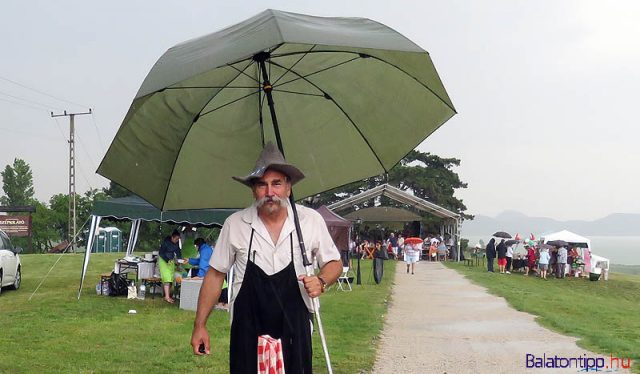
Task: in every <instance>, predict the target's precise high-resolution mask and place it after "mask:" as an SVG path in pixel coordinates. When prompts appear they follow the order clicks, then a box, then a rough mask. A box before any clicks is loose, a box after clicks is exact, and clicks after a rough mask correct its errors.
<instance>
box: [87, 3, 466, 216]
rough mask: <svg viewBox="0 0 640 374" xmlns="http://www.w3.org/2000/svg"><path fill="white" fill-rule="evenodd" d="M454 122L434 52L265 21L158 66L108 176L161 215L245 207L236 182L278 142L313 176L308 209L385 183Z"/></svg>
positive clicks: (300, 19) (191, 47)
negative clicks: (332, 196) (379, 178)
mask: <svg viewBox="0 0 640 374" xmlns="http://www.w3.org/2000/svg"><path fill="white" fill-rule="evenodd" d="M262 67H264V68H265V69H264V70H265V71H264V72H265V73H266V74H267V75H268V77H267V76H265V74H264V73H263V71H262ZM265 81H266V82H270V84H269V85H267V86H266V88H265V87H264V84H265ZM270 90H272V91H270ZM269 91H270V92H269ZM265 93H270V94H272V96H273V102H274V103H275V108H274V114H276V113H277V123H278V124H279V126H278V127H279V128H276V127H275V126H274V121H273V117H272V115H271V113H270V112H269V110H270V108H269V106H268V105H267V103H266V98H265V96H266V95H265ZM454 114H455V110H454V107H453V104H452V103H451V100H450V99H449V96H448V95H447V92H446V91H445V89H444V86H443V85H442V82H441V81H440V78H439V77H438V74H437V72H436V70H435V68H434V66H433V63H432V62H431V58H430V57H429V54H428V53H427V52H426V51H424V50H423V49H421V48H420V47H418V46H417V45H416V44H414V43H413V42H411V41H410V40H408V39H407V38H405V37H404V36H402V35H401V34H399V33H397V32H396V31H394V30H392V29H390V28H389V27H387V26H385V25H382V24H380V23H378V22H375V21H371V20H368V19H363V18H324V17H313V16H307V15H301V14H294V13H287V12H281V11H276V10H267V11H264V12H262V13H260V14H258V15H257V16H255V17H253V18H250V19H248V20H246V21H244V22H242V23H239V24H237V25H234V26H231V27H229V28H227V29H224V30H222V31H218V32H216V33H213V34H209V35H206V36H203V37H200V38H196V39H192V40H189V41H187V42H184V43H182V44H178V45H176V46H175V47H173V48H171V49H169V50H168V51H167V52H166V53H165V54H164V55H163V56H162V57H160V59H159V60H158V62H156V64H155V65H154V66H153V68H152V69H151V71H150V72H149V74H148V75H147V77H146V79H145V80H144V82H143V83H142V87H141V88H140V90H139V91H138V93H137V94H136V97H135V99H134V100H133V103H132V104H131V107H130V109H129V111H128V113H127V115H126V117H125V119H124V121H123V123H122V125H121V127H120V129H119V130H118V133H117V135H116V137H115V139H114V140H113V142H112V144H111V146H110V147H109V150H108V151H107V153H106V155H105V157H104V159H103V160H102V163H101V164H100V167H99V168H98V173H99V174H101V175H103V176H105V177H107V178H108V179H111V180H113V181H114V182H116V183H118V184H120V185H122V186H123V187H125V188H127V189H129V190H130V191H133V192H134V193H136V194H137V195H139V196H141V197H143V198H144V199H145V200H147V201H149V202H150V203H151V204H153V205H155V206H156V207H158V208H160V209H162V210H175V209H198V208H242V207H246V206H247V205H248V204H249V203H250V202H251V199H252V197H251V194H250V193H249V191H248V190H247V189H245V188H241V186H240V185H239V184H238V182H235V181H233V180H232V179H231V176H232V175H245V174H247V172H248V171H250V170H251V169H252V168H253V165H254V163H255V160H256V158H257V157H258V155H259V153H260V151H261V149H262V146H263V144H264V143H265V142H266V141H269V140H273V141H274V143H277V144H278V145H279V146H281V147H282V150H283V153H284V154H285V157H286V158H287V161H289V162H291V163H292V164H294V165H296V166H297V167H299V168H300V169H301V170H302V171H303V172H304V173H305V174H306V178H305V179H304V180H303V181H302V182H300V183H299V184H297V185H296V189H295V190H296V197H297V198H299V199H300V198H304V197H306V196H310V195H313V194H316V193H319V192H322V191H326V190H329V189H331V188H335V187H338V186H341V185H344V184H346V183H350V182H353V181H355V180H359V179H363V178H367V177H370V176H372V175H377V174H382V173H386V172H387V171H388V170H389V169H391V168H392V167H393V166H394V165H395V164H396V163H397V162H398V161H399V160H401V159H402V158H403V157H404V156H405V155H406V154H407V153H408V152H409V151H411V150H412V149H414V148H415V147H416V146H417V145H418V144H420V143H421V142H422V141H423V140H424V139H425V138H426V137H427V136H429V135H430V134H431V133H432V132H433V131H435V130H436V129H437V128H438V127H439V126H441V125H442V124H443V123H444V122H445V121H447V120H448V119H449V118H450V117H452V116H453V115H454ZM277 131H279V136H278V135H277V134H276V132H277ZM278 140H280V141H278Z"/></svg>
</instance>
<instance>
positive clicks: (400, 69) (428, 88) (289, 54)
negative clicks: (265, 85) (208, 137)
mask: <svg viewBox="0 0 640 374" xmlns="http://www.w3.org/2000/svg"><path fill="white" fill-rule="evenodd" d="M300 53H302V52H290V53H283V54H279V55H275V56H271V57H272V58H273V57H284V56H291V55H296V54H300ZM304 53H305V54H309V53H347V54H357V55H358V56H359V57H361V58H373V59H376V60H378V61H380V62H382V63H385V64H387V65H389V66H393V67H394V68H396V69H398V70H399V71H401V72H402V73H403V74H405V75H407V76H409V77H411V78H413V80H415V81H416V82H417V83H418V84H419V85H421V86H422V87H424V88H426V89H427V90H428V91H429V92H431V93H432V94H433V95H434V96H435V97H437V98H438V99H439V100H440V101H442V103H443V104H444V105H446V106H447V107H448V108H449V109H451V110H452V111H453V112H454V113H458V112H456V110H455V108H453V107H452V106H451V105H449V103H448V102H447V101H446V100H444V99H443V98H442V97H440V95H438V94H437V93H435V91H433V90H432V89H431V88H430V87H429V86H427V85H425V84H424V83H422V82H420V81H419V80H418V78H416V77H414V76H413V75H411V74H409V73H407V72H406V71H405V70H404V69H402V68H400V67H399V66H398V65H395V64H392V63H390V62H388V61H385V60H383V59H381V58H379V57H376V56H371V55H368V54H364V53H358V52H351V51H339V50H335V51H332V50H324V51H305V52H304ZM425 53H427V52H425ZM427 55H428V53H427ZM365 56H366V57H365ZM355 59H357V58H355ZM355 59H354V60H355ZM351 61H352V60H351ZM319 72H321V71H318V72H314V73H311V74H317V73H319ZM311 74H309V75H311ZM309 75H307V76H309ZM438 79H439V78H438ZM287 83H288V82H287Z"/></svg>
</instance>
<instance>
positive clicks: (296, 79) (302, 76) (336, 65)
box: [279, 52, 360, 86]
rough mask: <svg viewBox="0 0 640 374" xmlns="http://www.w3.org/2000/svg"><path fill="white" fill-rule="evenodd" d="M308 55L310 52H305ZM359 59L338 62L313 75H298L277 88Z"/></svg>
mask: <svg viewBox="0 0 640 374" xmlns="http://www.w3.org/2000/svg"><path fill="white" fill-rule="evenodd" d="M308 53H310V52H307V54H308ZM359 58H360V57H354V58H352V59H350V60H347V61H342V62H339V63H337V64H335V65H331V66H328V67H326V68H324V69H320V70H317V71H314V72H313V73H309V74H307V75H300V74H298V77H299V78H295V79H291V80H289V81H286V82H284V83H281V84H280V85H279V86H284V85H285V84H289V83H292V82H296V81H299V80H300V79H304V78H306V77H310V76H312V75H315V74H319V73H322V72H324V71H327V70H329V69H333V68H336V67H338V66H341V65H344V64H346V63H349V62H352V61H355V60H358V59H359ZM291 68H293V66H292V67H291Z"/></svg>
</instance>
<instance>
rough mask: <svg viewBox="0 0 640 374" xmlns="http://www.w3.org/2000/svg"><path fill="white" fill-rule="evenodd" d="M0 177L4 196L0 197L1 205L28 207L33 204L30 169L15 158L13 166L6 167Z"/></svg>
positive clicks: (22, 161)
mask: <svg viewBox="0 0 640 374" xmlns="http://www.w3.org/2000/svg"><path fill="white" fill-rule="evenodd" d="M0 174H1V175H2V189H3V191H4V193H5V195H6V196H2V197H0V204H2V205H29V204H31V203H32V202H33V195H34V190H33V176H32V174H31V167H30V166H29V164H27V163H26V162H25V161H24V160H22V159H19V158H16V159H14V160H13V166H11V165H7V166H6V167H5V168H4V171H2V172H1V173H0Z"/></svg>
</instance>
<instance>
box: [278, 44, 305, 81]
mask: <svg viewBox="0 0 640 374" xmlns="http://www.w3.org/2000/svg"><path fill="white" fill-rule="evenodd" d="M315 47H316V44H314V45H313V46H312V47H311V48H309V50H308V51H306V52H305V53H303V54H302V56H301V57H300V58H299V59H298V61H296V62H294V63H293V65H291V66H290V67H289V68H288V69H287V70H286V71H285V72H284V73H282V75H281V76H280V77H279V78H278V79H276V80H275V81H274V82H273V83H272V86H275V85H276V84H278V82H279V81H280V80H281V79H282V78H284V77H285V76H286V75H287V73H289V72H290V71H291V69H293V68H295V67H296V65H298V63H299V62H300V61H302V59H303V58H305V57H306V56H307V55H308V54H309V52H311V51H312V50H313V49H314V48H315Z"/></svg>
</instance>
